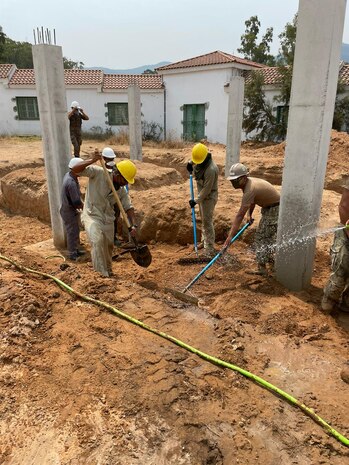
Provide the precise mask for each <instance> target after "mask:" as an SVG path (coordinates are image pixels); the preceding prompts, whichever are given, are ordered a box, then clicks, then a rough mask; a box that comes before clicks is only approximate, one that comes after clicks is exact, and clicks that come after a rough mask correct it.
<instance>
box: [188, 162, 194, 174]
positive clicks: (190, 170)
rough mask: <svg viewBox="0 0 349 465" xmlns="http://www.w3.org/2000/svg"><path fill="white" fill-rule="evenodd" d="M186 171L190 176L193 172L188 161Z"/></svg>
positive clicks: (191, 165)
mask: <svg viewBox="0 0 349 465" xmlns="http://www.w3.org/2000/svg"><path fill="white" fill-rule="evenodd" d="M187 170H188V172H189V173H190V174H192V172H193V170H194V167H193V164H192V163H191V162H190V161H188V163H187Z"/></svg>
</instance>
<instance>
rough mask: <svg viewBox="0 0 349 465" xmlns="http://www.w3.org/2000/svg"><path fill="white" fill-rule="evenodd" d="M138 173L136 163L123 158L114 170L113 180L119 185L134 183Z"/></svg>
mask: <svg viewBox="0 0 349 465" xmlns="http://www.w3.org/2000/svg"><path fill="white" fill-rule="evenodd" d="M136 173H137V168H136V165H135V164H134V163H133V162H132V161H131V160H121V161H119V162H118V163H117V164H116V169H114V171H113V181H114V183H116V184H118V185H119V186H121V187H122V186H126V184H133V183H134V182H135V176H136Z"/></svg>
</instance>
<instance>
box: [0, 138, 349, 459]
mask: <svg viewBox="0 0 349 465" xmlns="http://www.w3.org/2000/svg"><path fill="white" fill-rule="evenodd" d="M84 145H88V144H84ZM96 145H97V143H96ZM245 145H247V144H245ZM245 145H244V147H243V154H244V156H245V154H246V159H247V156H249V157H250V160H251V163H250V167H251V169H252V168H253V169H257V168H258V166H259V165H261V164H262V165H263V164H264V165H263V166H264V167H265V169H266V167H272V166H275V167H279V166H281V164H282V155H281V152H280V151H282V150H283V148H282V146H281V145H278V146H273V147H266V146H264V145H262V146H259V147H258V148H257V149H254V148H253V147H252V146H250V147H249V146H248V145H247V146H245ZM93 146H95V144H93ZM86 148H87V149H88V147H86ZM15 149H16V150H18V147H16V148H15ZM210 149H211V150H212V152H213V153H214V157H217V159H218V162H219V164H220V166H221V167H222V166H223V165H222V161H223V160H224V148H223V147H222V146H218V145H217V146H212V147H210ZM120 150H121V149H120ZM122 150H123V151H124V152H126V151H127V150H126V149H125V148H122ZM146 150H147V152H148V151H149V159H151V158H152V157H153V159H154V163H152V167H151V169H149V170H148V169H147V167H146V165H147V163H144V164H139V176H140V177H141V176H142V172H144V173H145V174H146V176H145V177H144V184H142V185H140V186H139V187H140V189H139V190H137V189H136V188H133V187H132V188H131V196H132V199H133V202H134V204H135V207H136V210H137V212H138V215H139V220H140V221H139V224H140V235H141V237H142V239H143V240H146V241H149V242H150V245H149V247H150V250H151V252H152V256H153V262H152V264H151V266H150V267H149V268H147V269H144V268H140V267H138V266H137V265H136V264H135V263H134V262H133V260H132V258H131V257H130V256H129V255H128V254H126V255H124V256H122V257H121V258H120V259H118V260H116V261H114V262H113V272H114V277H113V278H101V277H100V276H99V275H97V274H96V273H95V272H94V271H93V269H92V267H91V260H90V256H89V245H88V244H87V243H86V238H85V235H84V233H83V234H82V241H83V245H84V246H85V248H86V250H87V256H86V258H85V259H83V260H81V261H80V262H65V263H63V259H62V257H59V256H58V257H57V256H52V255H54V254H52V253H51V252H50V253H48V254H46V253H45V250H46V249H45V248H44V247H43V252H42V253H39V252H38V251H37V249H38V248H37V247H36V248H35V247H31V244H36V243H38V242H41V241H47V240H48V239H50V238H51V231H50V227H49V225H48V224H47V223H44V222H40V221H39V220H38V219H37V218H29V217H28V216H27V214H28V212H32V214H33V215H34V213H36V215H38V213H39V212H40V214H42V215H43V216H44V214H43V212H44V211H45V208H46V206H45V202H46V205H47V194H46V188H45V177H44V174H43V171H41V174H40V170H28V169H26V170H23V171H21V172H20V171H18V172H13V173H11V174H9V175H7V176H6V179H5V184H4V185H5V186H6V187H5V190H6V191H7V192H6V202H9V204H10V203H11V204H12V205H15V208H16V209H17V208H18V209H23V214H24V215H25V216H20V214H19V213H18V210H17V211H15V213H12V214H9V213H8V212H6V211H5V210H3V209H0V223H1V228H0V253H1V254H3V255H5V256H9V257H11V258H13V259H14V260H16V261H18V262H19V263H21V264H23V265H25V266H27V267H30V268H33V269H35V270H41V271H43V272H45V273H49V274H51V275H52V276H54V277H56V278H58V279H60V280H61V281H63V282H65V283H66V284H68V285H69V286H71V287H72V288H73V289H76V290H77V291H78V292H80V293H81V294H83V295H86V296H88V297H91V298H95V299H97V300H101V301H105V302H107V303H108V304H110V305H112V306H114V307H116V308H117V309H119V310H121V311H122V312H125V313H127V314H129V315H131V316H133V317H134V318H137V319H139V320H141V321H143V322H144V323H145V324H146V325H148V326H150V327H154V328H156V329H157V330H159V331H161V332H163V333H165V334H170V335H171V336H173V337H175V338H177V339H180V340H182V341H184V342H185V343H187V344H189V345H191V346H193V347H195V348H197V349H199V350H201V351H203V352H206V353H208V354H210V355H212V356H215V357H219V358H222V359H224V360H226V361H228V362H230V363H233V364H235V365H238V366H240V367H241V368H244V369H246V370H248V371H251V372H252V373H254V374H256V375H258V376H261V377H262V378H264V379H265V380H267V381H268V382H271V383H272V384H275V385H276V386H278V387H279V388H280V389H283V390H285V391H286V392H288V393H290V394H291V395H293V396H295V397H297V398H298V399H299V400H300V401H301V402H304V403H305V404H306V405H308V406H309V407H310V408H312V409H314V410H315V412H316V413H318V414H319V415H320V416H322V417H323V418H324V419H325V420H326V421H328V422H329V423H330V424H331V425H332V426H333V427H334V428H336V429H337V430H338V431H339V432H340V433H342V434H344V435H345V436H346V437H348V435H349V429H348V422H347V419H348V416H349V407H348V402H347V393H348V391H347V384H345V383H344V381H343V380H342V379H341V377H340V373H341V370H342V368H343V367H344V366H345V365H346V362H347V358H348V333H347V331H348V330H349V318H348V317H346V315H343V314H340V315H334V316H327V315H324V314H322V313H321V310H320V300H321V296H322V288H323V286H324V283H325V282H326V280H327V278H328V274H329V261H330V259H329V247H330V244H331V241H332V236H331V235H325V236H323V237H320V238H319V240H318V241H317V252H316V258H315V262H314V275H313V281H312V286H311V287H310V288H309V289H308V290H305V291H302V292H298V293H297V292H290V291H287V290H286V289H284V288H283V287H282V286H281V285H279V284H278V283H277V282H276V281H275V280H274V279H273V278H272V277H269V278H265V277H260V276H254V275H251V274H250V272H251V271H253V270H255V268H256V263H255V258H254V252H253V250H252V248H251V244H252V242H253V240H252V239H253V234H254V230H255V226H254V225H253V226H252V227H251V228H249V229H248V230H247V231H246V234H244V235H243V237H242V240H239V241H236V242H235V243H234V245H233V246H232V247H231V248H230V257H231V258H230V259H229V257H227V259H226V260H219V261H217V262H216V264H215V265H214V266H213V267H211V268H210V269H209V270H208V271H207V272H206V273H205V275H204V276H202V277H201V278H200V280H199V281H198V282H197V283H196V284H195V285H194V286H193V287H192V288H191V290H190V292H191V293H192V294H193V295H195V296H196V297H197V298H198V301H199V305H198V306H192V305H190V304H189V303H184V302H182V301H180V300H177V299H176V298H174V297H173V295H172V294H167V293H165V292H163V290H164V288H165V287H172V288H175V289H177V290H183V288H184V287H185V286H186V285H187V284H188V283H189V282H190V281H191V280H192V279H193V278H194V277H195V276H196V275H197V274H198V273H199V271H200V270H201V269H202V268H203V266H204V264H195V263H193V264H192V265H190V266H181V265H178V264H177V262H178V260H179V259H181V258H186V257H193V251H192V229H191V215H190V209H189V206H188V198H189V186H188V181H187V174H186V172H185V171H183V163H185V161H186V160H187V157H188V156H189V155H190V149H189V148H188V149H187V148H185V149H183V150H182V151H179V152H178V153H177V152H176V151H170V152H169V153H170V154H171V155H168V156H167V161H168V160H169V159H171V160H172V161H171V162H170V163H171V168H170V169H167V170H164V171H162V167H161V163H163V158H162V157H163V152H161V151H154V152H153V151H152V150H151V149H148V148H147V149H146ZM269 150H270V151H271V152H272V153H271V154H270V157H269V158H268V157H267V152H268V151H269ZM260 151H265V152H262V154H263V155H262V158H263V160H262V163H261V160H260V158H259V157H260V153H261V152H260ZM277 151H279V152H280V153H278V154H277V155H275V153H276V152H277ZM155 152H156V153H155ZM335 152H336V153H337V151H336V150H335ZM0 153H1V144H0ZM248 154H249V155H248ZM264 158H265V161H264ZM178 163H179V165H177V164H178ZM0 165H1V162H0ZM155 165H157V166H155ZM143 166H145V168H144V171H143ZM148 166H149V165H148ZM184 168H185V167H184ZM162 176H164V178H162ZM338 176H339V174H338ZM338 176H337V177H338ZM335 177H336V176H335ZM163 179H164V181H163ZM152 182H153V184H151V183H152ZM163 182H164V183H169V184H168V185H164V184H163ZM82 184H83V187H84V186H85V185H86V183H85V181H83V182H82ZM45 196H46V197H45ZM339 198H340V195H339V194H338V193H336V192H332V191H325V192H324V196H323V203H322V210H321V225H322V226H324V227H330V226H333V225H334V224H336V222H337V216H338V213H337V207H338V201H339ZM11 199H12V200H11ZM45 199H46V200H45ZM240 200H241V192H237V191H235V190H233V189H232V187H231V186H230V184H229V183H227V182H226V181H225V180H224V178H223V177H221V178H220V181H219V201H218V204H217V208H216V214H215V227H216V232H217V239H223V238H224V237H225V234H226V229H227V228H228V227H229V226H230V223H231V219H232V217H233V215H234V214H235V213H236V211H237V210H238V207H239V204H240ZM32 205H34V206H35V208H33V209H32ZM24 206H26V208H25V209H24ZM47 208H48V207H47ZM258 210H259V209H258ZM46 214H47V213H46ZM258 214H259V212H256V220H257V221H258ZM169 243H170V244H169ZM171 244H172V245H171ZM178 244H180V245H178ZM34 250H36V252H34ZM62 264H64V265H68V266H66V267H61V265H62ZM62 268H64V269H62ZM0 334H1V335H0V361H1V363H2V370H1V373H0V398H1V403H0V431H1V434H0V463H1V464H3V465H23V464H25V465H27V464H34V463H35V465H48V464H56V463H57V464H58V463H59V464H60V465H80V464H84V465H96V464H103V465H125V464H127V465H139V464H142V465H153V464H159V465H193V464H195V465H233V464H234V465H235V464H244V465H256V464H260V463H263V464H265V465H273V464H275V463H279V464H280V465H290V464H293V463H297V464H302V465H303V464H304V465H305V464H320V463H321V464H324V465H343V464H344V463H346V462H347V461H348V459H349V452H348V449H347V448H346V447H345V446H343V445H342V444H340V443H339V442H338V441H336V440H335V439H334V438H333V437H332V436H328V435H327V434H326V433H325V431H324V430H323V429H321V427H320V426H318V425H317V424H315V423H314V422H313V421H312V420H311V419H310V418H308V417H306V416H304V414H303V413H302V412H300V411H299V410H297V409H295V408H294V407H292V406H291V405H289V404H287V403H285V402H283V401H281V400H280V398H278V397H276V396H274V395H272V394H271V393H270V392H269V391H267V390H263V389H262V388H261V387H260V386H258V385H256V384H253V383H252V382H251V381H249V380H248V379H247V378H244V377H243V376H241V375H240V374H238V373H236V372H234V371H228V370H225V369H222V368H219V367H218V366H217V365H215V364H210V363H208V362H205V361H204V360H203V359H201V358H199V357H197V356H195V355H194V354H192V353H190V352H187V351H185V350H184V349H183V348H180V347H178V346H175V345H173V344H171V343H170V342H169V341H167V340H165V339H163V338H159V337H158V336H155V335H154V334H152V333H150V332H149V331H144V330H143V329H141V328H140V327H138V326H136V325H132V324H131V323H129V322H127V321H125V320H124V319H119V318H117V317H115V316H114V314H112V313H110V312H107V311H105V310H103V309H102V308H101V307H99V306H96V305H94V304H92V303H91V302H83V301H82V300H79V299H78V298H76V297H74V296H73V295H71V294H70V293H68V292H65V291H64V289H63V288H61V287H58V286H57V285H56V284H54V282H53V281H51V280H50V279H47V278H44V277H41V276H37V275H34V274H29V273H24V272H20V271H19V270H18V269H16V268H14V267H13V266H11V265H9V264H7V263H6V262H4V261H3V260H0ZM334 393H335V394H334Z"/></svg>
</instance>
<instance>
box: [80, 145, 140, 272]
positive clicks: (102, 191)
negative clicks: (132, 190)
mask: <svg viewBox="0 0 349 465" xmlns="http://www.w3.org/2000/svg"><path fill="white" fill-rule="evenodd" d="M107 149H108V150H107ZM102 157H103V159H104V162H105V164H106V167H107V169H108V171H109V175H110V176H111V178H112V181H113V184H114V187H115V190H116V191H117V193H118V196H119V198H120V201H121V203H122V206H123V208H124V210H125V212H126V214H127V216H128V218H129V221H130V224H131V230H130V234H131V236H132V237H135V236H136V228H137V225H136V218H135V211H134V208H133V206H132V203H131V199H130V196H129V195H128V193H127V191H126V189H125V186H126V185H127V184H133V183H134V182H135V176H136V173H137V168H136V166H135V164H134V163H133V162H132V161H131V160H121V161H119V162H118V163H116V164H115V162H114V159H115V157H116V156H115V153H114V151H113V150H112V149H111V148H109V147H106V148H105V149H103V151H102V153H99V151H98V150H97V149H95V152H94V154H93V156H92V157H91V158H90V159H88V160H85V161H83V162H81V163H79V164H76V165H75V166H74V168H73V171H74V172H75V173H76V174H79V176H86V177H88V178H89V183H88V185H87V189H86V196H85V203H84V209H83V213H82V215H81V220H82V223H83V225H84V227H85V230H86V234H87V237H88V239H89V242H90V243H91V247H92V248H91V256H92V264H93V268H94V269H95V270H96V271H98V272H99V273H101V275H102V276H106V277H108V276H111V275H112V252H113V246H114V219H115V212H114V203H115V198H114V196H113V193H112V192H111V190H110V186H109V184H108V180H107V179H106V175H105V173H104V171H103V168H102V167H101V166H97V165H94V163H95V162H97V161H98V160H100V159H101V158H102Z"/></svg>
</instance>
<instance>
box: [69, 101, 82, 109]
mask: <svg viewBox="0 0 349 465" xmlns="http://www.w3.org/2000/svg"><path fill="white" fill-rule="evenodd" d="M70 107H71V108H79V107H80V104H79V102H77V101H76V100H74V101H73V102H72V103H71V105H70Z"/></svg>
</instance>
